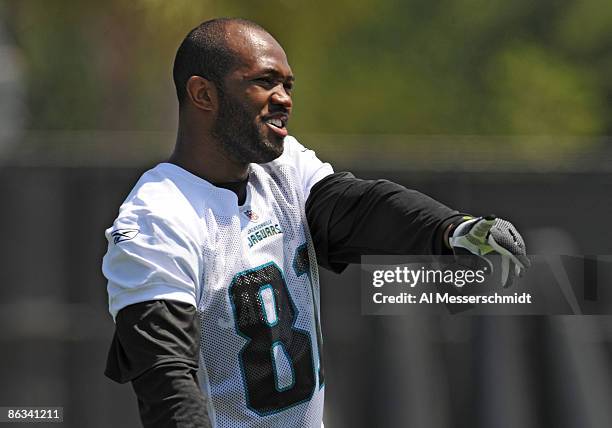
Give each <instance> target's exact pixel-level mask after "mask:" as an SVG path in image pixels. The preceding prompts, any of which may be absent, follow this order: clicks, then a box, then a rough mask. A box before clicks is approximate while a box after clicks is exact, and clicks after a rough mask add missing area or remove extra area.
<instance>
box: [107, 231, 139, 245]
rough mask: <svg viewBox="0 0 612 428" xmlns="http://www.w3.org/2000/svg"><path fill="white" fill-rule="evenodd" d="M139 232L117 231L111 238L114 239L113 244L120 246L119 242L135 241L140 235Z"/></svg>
mask: <svg viewBox="0 0 612 428" xmlns="http://www.w3.org/2000/svg"><path fill="white" fill-rule="evenodd" d="M138 232H139V230H138V229H117V230H114V231H113V232H112V233H111V236H112V237H113V242H114V243H115V244H118V243H119V242H123V241H129V240H130V239H134V238H135V237H136V235H138Z"/></svg>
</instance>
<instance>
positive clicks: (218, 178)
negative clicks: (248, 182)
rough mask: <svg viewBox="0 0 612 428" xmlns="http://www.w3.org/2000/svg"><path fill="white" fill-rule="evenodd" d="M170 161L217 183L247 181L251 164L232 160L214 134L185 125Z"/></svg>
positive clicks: (180, 128)
mask: <svg viewBox="0 0 612 428" xmlns="http://www.w3.org/2000/svg"><path fill="white" fill-rule="evenodd" d="M168 162H170V163H173V164H175V165H178V166H180V167H181V168H183V169H185V170H187V171H189V172H190V173H192V174H194V175H197V176H198V177H200V178H203V179H205V180H206V181H209V182H210V183H213V184H216V183H230V182H235V181H242V180H245V179H246V178H247V177H248V171H249V164H243V163H239V162H236V161H234V160H233V159H231V158H230V157H229V156H228V155H227V154H226V153H225V151H224V150H223V149H222V147H221V145H220V144H219V142H218V141H217V140H216V139H215V138H214V137H212V135H210V133H205V132H196V130H193V129H191V128H190V129H187V127H185V126H181V124H179V130H178V134H177V137H176V145H175V147H174V152H173V153H172V155H171V156H170V158H169V159H168Z"/></svg>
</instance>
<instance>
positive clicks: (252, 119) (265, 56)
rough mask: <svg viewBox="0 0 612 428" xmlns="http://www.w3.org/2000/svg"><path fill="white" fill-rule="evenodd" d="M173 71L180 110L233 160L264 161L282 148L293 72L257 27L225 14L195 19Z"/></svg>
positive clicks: (273, 42)
mask: <svg viewBox="0 0 612 428" xmlns="http://www.w3.org/2000/svg"><path fill="white" fill-rule="evenodd" d="M173 74H174V83H175V85H176V93H177V97H178V100H179V109H180V114H181V115H186V114H187V112H189V117H190V120H192V121H194V120H195V121H197V122H198V125H200V128H202V129H205V130H206V132H208V133H209V134H210V135H209V136H210V137H212V139H211V140H212V141H213V142H214V144H218V146H219V148H221V149H222V150H223V151H224V152H225V153H226V155H227V156H229V157H230V158H231V159H232V160H233V161H235V162H240V163H251V162H253V163H265V162H269V161H271V160H273V159H275V158H277V157H278V156H280V155H281V154H282V152H283V139H284V137H285V136H286V135H287V128H286V125H287V121H288V120H289V117H290V115H291V108H292V101H291V89H292V87H293V74H292V72H291V67H290V66H289V64H288V62H287V57H286V55H285V52H284V50H283V48H282V47H281V46H280V45H279V43H278V42H277V41H276V40H275V39H274V38H273V37H272V36H271V35H270V34H269V33H268V32H267V31H266V30H264V29H263V28H262V27H260V26H259V25H257V24H255V23H253V22H250V21H246V20H242V19H225V18H224V19H214V20H211V21H206V22H204V23H202V24H200V25H199V26H198V27H196V28H194V29H193V30H192V31H191V32H190V33H189V34H188V35H187V37H185V39H184V40H183V42H182V43H181V46H180V47H179V49H178V51H177V54H176V58H175V61H174V71H173ZM187 126H189V125H187Z"/></svg>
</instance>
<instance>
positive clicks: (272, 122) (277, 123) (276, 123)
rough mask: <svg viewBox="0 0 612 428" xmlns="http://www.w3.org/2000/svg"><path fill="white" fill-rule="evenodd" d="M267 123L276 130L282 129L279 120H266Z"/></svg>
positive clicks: (281, 122) (281, 123)
mask: <svg viewBox="0 0 612 428" xmlns="http://www.w3.org/2000/svg"><path fill="white" fill-rule="evenodd" d="M268 123H269V124H271V125H274V126H276V127H277V128H282V127H283V121H282V120H280V119H270V120H268Z"/></svg>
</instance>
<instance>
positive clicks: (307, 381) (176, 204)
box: [103, 19, 527, 428]
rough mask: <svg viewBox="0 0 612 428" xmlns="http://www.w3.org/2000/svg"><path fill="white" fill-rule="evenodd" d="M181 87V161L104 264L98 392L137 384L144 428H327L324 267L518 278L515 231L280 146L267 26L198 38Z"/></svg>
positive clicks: (278, 84) (286, 109) (182, 54)
mask: <svg viewBox="0 0 612 428" xmlns="http://www.w3.org/2000/svg"><path fill="white" fill-rule="evenodd" d="M174 81H175V84H176V90H177V96H178V100H179V127H178V136H177V141H176V147H175V150H174V153H173V154H172V156H171V157H170V159H169V160H168V162H165V163H162V164H160V165H158V166H156V167H155V168H153V169H151V170H150V171H148V172H146V173H145V174H144V175H143V176H142V177H141V179H140V180H139V181H138V183H137V184H136V186H135V187H134V189H133V190H132V192H131V193H130V194H129V195H128V197H127V199H126V200H125V202H124V203H123V205H122V206H121V208H120V212H119V215H118V217H117V219H116V220H115V222H114V224H113V226H112V227H111V228H109V229H108V230H107V238H108V240H109V247H108V252H107V254H106V256H105V258H104V262H103V272H104V274H105V276H106V277H107V279H108V293H109V306H110V312H111V314H112V315H113V317H114V319H115V322H116V333H115V337H114V339H113V343H112V346H111V350H110V352H109V358H108V365H107V371H106V374H107V375H108V376H109V377H110V378H111V379H114V380H116V381H118V382H127V381H131V382H132V385H133V388H134V391H135V392H136V395H137V397H138V405H139V410H140V415H141V419H142V422H143V425H144V426H146V427H219V428H226V427H236V428H240V427H253V428H255V427H268V428H269V427H319V426H321V421H322V415H323V396H324V390H325V388H324V382H325V373H324V369H323V364H322V359H321V353H322V351H321V344H322V341H321V333H320V326H319V305H318V299H319V283H318V271H317V263H318V264H319V265H322V266H324V267H326V268H329V269H332V270H334V271H336V272H340V271H342V270H343V269H344V267H345V266H346V264H347V263H354V262H359V260H360V256H361V255H362V254H405V253H412V254H432V253H433V254H444V253H448V254H452V249H453V248H454V249H456V251H457V252H458V251H464V252H465V251H467V252H470V253H476V254H484V253H487V252H491V253H493V252H499V253H501V254H503V255H504V257H505V260H507V261H508V263H507V267H508V266H509V268H508V269H507V270H508V272H509V274H508V277H509V279H510V280H511V278H512V276H513V275H515V274H517V273H520V270H521V269H522V268H524V266H525V265H526V263H527V261H526V259H525V258H524V257H523V256H524V255H525V248H524V244H523V241H522V239H521V238H520V235H519V234H518V232H516V230H515V229H514V228H513V227H512V226H511V225H510V224H509V223H507V222H503V221H500V220H494V219H492V218H491V219H473V218H467V217H465V216H463V215H461V214H459V213H458V212H457V211H454V210H451V209H450V208H447V207H446V206H444V205H442V204H440V203H438V202H436V201H434V200H433V199H431V198H429V197H427V196H425V195H422V194H420V193H418V192H416V191H411V190H407V189H405V188H404V187H402V186H399V185H397V184H394V183H391V182H388V181H384V180H378V181H364V180H358V179H356V178H354V177H353V176H352V175H351V174H349V173H334V172H333V170H332V168H331V166H330V165H329V164H326V163H323V162H321V161H320V160H319V159H317V157H316V156H315V154H314V152H312V151H310V150H308V149H306V148H304V147H303V146H301V145H300V144H299V143H298V142H297V141H296V140H295V139H294V138H293V137H290V136H288V133H287V123H288V121H289V118H290V116H291V110H292V99H291V90H292V87H293V81H294V77H293V74H292V71H291V68H290V66H289V64H288V62H287V58H286V56H285V52H284V51H283V49H282V48H281V46H280V45H279V44H278V42H277V41H276V40H275V39H274V38H273V37H272V36H271V35H270V34H268V33H267V32H266V31H265V30H264V29H263V28H261V27H260V26H258V25H257V24H254V23H252V22H249V21H245V20H240V19H217V20H212V21H207V22H204V23H203V24H201V25H200V26H198V27H197V28H195V29H194V30H192V31H191V32H190V33H189V34H188V35H187V37H186V38H185V40H184V41H183V42H182V44H181V46H180V47H179V49H178V51H177V54H176V58H175V62H174ZM499 244H501V246H500V245H499ZM315 251H316V254H315Z"/></svg>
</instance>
